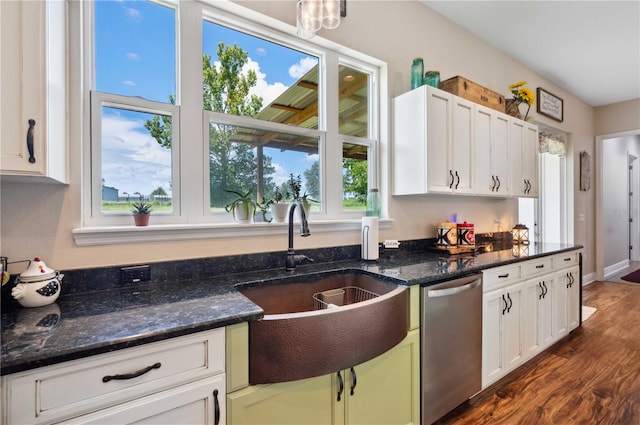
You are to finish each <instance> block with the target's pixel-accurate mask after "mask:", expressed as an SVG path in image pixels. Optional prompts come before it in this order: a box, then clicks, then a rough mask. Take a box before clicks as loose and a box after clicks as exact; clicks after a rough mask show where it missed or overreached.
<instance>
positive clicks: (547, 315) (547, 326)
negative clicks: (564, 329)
mask: <svg viewBox="0 0 640 425" xmlns="http://www.w3.org/2000/svg"><path fill="white" fill-rule="evenodd" d="M538 280H539V281H540V284H541V285H542V294H541V297H539V299H538V307H539V308H538V323H539V331H540V345H541V347H542V348H544V347H547V346H549V345H550V344H551V343H552V342H553V341H554V338H555V335H556V333H555V331H554V328H553V306H554V299H553V298H554V296H555V295H556V293H557V291H556V289H555V288H556V284H555V278H554V276H553V275H545V276H542V277H540V278H538Z"/></svg>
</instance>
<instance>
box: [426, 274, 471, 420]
mask: <svg viewBox="0 0 640 425" xmlns="http://www.w3.org/2000/svg"><path fill="white" fill-rule="evenodd" d="M421 325H422V330H421V349H422V423H423V425H430V424H432V423H433V422H435V421H436V420H438V419H439V418H440V417H442V416H444V415H445V414H446V413H448V412H449V411H451V410H453V409H454V408H455V407H456V406H458V405H459V404H461V403H463V402H464V401H465V400H467V399H469V398H470V397H471V396H473V395H474V394H476V393H477V392H478V391H480V389H481V387H482V275H481V274H475V275H472V276H467V277H463V278H460V279H455V280H449V281H446V282H444V283H441V284H437V285H433V286H426V287H423V288H422V324H421Z"/></svg>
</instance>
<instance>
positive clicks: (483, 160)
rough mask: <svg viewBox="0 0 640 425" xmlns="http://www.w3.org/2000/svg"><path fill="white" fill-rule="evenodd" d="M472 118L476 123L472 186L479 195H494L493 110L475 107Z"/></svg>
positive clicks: (495, 184)
mask: <svg viewBox="0 0 640 425" xmlns="http://www.w3.org/2000/svg"><path fill="white" fill-rule="evenodd" d="M474 118H475V123H476V125H475V154H474V158H475V167H474V168H475V180H474V187H475V190H476V193H477V194H479V195H494V194H495V189H496V186H497V183H496V176H495V172H494V170H493V168H494V167H493V165H494V164H493V160H492V152H491V151H492V146H491V145H492V139H493V137H494V135H493V123H492V122H493V112H491V109H489V108H482V107H476V113H475V117H474Z"/></svg>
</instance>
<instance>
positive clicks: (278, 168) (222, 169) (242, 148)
mask: <svg viewBox="0 0 640 425" xmlns="http://www.w3.org/2000/svg"><path fill="white" fill-rule="evenodd" d="M209 164H210V171H209V184H210V186H209V187H210V196H211V205H210V207H211V209H212V210H214V211H222V210H223V209H224V207H225V205H227V204H228V203H229V202H231V201H232V200H233V199H235V198H236V195H234V194H230V193H228V192H226V190H233V191H236V192H240V193H242V194H245V193H247V192H249V191H251V194H252V196H251V198H252V199H253V200H256V199H258V198H257V197H258V196H260V198H261V199H273V198H274V194H275V189H276V188H278V189H279V191H280V193H281V194H283V195H284V196H285V197H286V196H287V195H290V192H291V191H290V190H289V185H288V184H287V183H288V180H289V179H290V178H291V176H293V178H294V180H297V179H298V176H299V178H300V182H301V190H300V193H299V195H300V196H304V195H305V194H306V195H307V197H308V198H311V199H313V200H315V201H318V202H315V203H313V202H312V211H317V210H319V208H320V203H319V201H320V193H321V191H320V172H319V170H320V164H319V156H318V139H317V138H314V137H309V136H301V135H295V134H290V133H283V132H277V131H267V130H258V129H252V128H244V127H238V126H231V125H223V124H216V123H211V124H210V126H209ZM288 200H290V198H289V199H288Z"/></svg>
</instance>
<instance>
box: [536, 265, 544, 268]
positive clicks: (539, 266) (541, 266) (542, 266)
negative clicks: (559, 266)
mask: <svg viewBox="0 0 640 425" xmlns="http://www.w3.org/2000/svg"><path fill="white" fill-rule="evenodd" d="M536 269H544V264H539V265H537V266H536Z"/></svg>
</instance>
